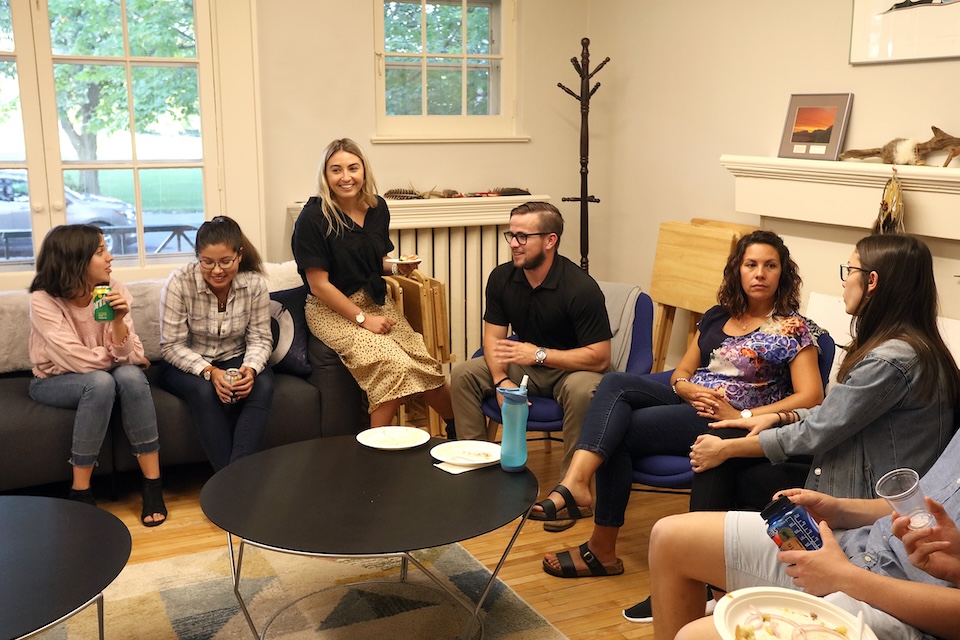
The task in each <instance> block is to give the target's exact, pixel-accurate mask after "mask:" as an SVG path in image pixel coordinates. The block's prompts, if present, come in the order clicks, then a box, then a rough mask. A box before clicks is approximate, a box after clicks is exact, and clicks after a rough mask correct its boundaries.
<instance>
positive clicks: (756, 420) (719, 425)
mask: <svg viewBox="0 0 960 640" xmlns="http://www.w3.org/2000/svg"><path fill="white" fill-rule="evenodd" d="M779 419H780V417H779V416H777V414H775V413H765V414H763V415H759V416H753V417H752V418H739V417H738V418H734V419H732V420H720V421H718V422H711V423H710V428H711V429H729V428H730V427H735V428H737V429H749V430H750V433H748V434H747V435H748V436H755V435H757V434H758V433H760V432H761V431H765V430H766V429H769V428H770V427H773V426H774V425H776V424H777V421H778V420H779Z"/></svg>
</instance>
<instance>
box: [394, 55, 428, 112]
mask: <svg viewBox="0 0 960 640" xmlns="http://www.w3.org/2000/svg"><path fill="white" fill-rule="evenodd" d="M421 63H422V58H401V57H396V56H390V57H388V58H387V59H386V78H385V83H386V99H387V115H388V116H419V115H421V114H422V113H423V103H422V100H423V87H422V83H423V74H422V73H421V70H420V65H421Z"/></svg>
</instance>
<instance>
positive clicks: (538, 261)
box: [514, 251, 547, 271]
mask: <svg viewBox="0 0 960 640" xmlns="http://www.w3.org/2000/svg"><path fill="white" fill-rule="evenodd" d="M546 259H547V253H546V252H545V251H540V253H535V254H530V253H526V254H524V256H523V262H521V263H520V264H516V262H514V264H516V266H518V267H520V268H521V269H524V270H525V271H533V270H534V269H536V268H537V267H539V266H540V265H542V264H543V263H544V262H545V261H546Z"/></svg>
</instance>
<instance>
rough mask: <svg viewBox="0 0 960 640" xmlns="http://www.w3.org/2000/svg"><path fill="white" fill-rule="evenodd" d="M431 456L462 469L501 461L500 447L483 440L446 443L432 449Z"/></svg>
mask: <svg viewBox="0 0 960 640" xmlns="http://www.w3.org/2000/svg"><path fill="white" fill-rule="evenodd" d="M430 455H432V456H433V457H434V458H436V459H437V460H439V461H440V462H449V463H450V464H457V465H460V466H462V467H474V466H477V465H481V464H490V463H491V462H498V461H499V460H500V445H498V444H494V443H493V442H485V441H483V440H456V441H454V442H444V443H443V444H438V445H437V446H435V447H434V448H433V449H430Z"/></svg>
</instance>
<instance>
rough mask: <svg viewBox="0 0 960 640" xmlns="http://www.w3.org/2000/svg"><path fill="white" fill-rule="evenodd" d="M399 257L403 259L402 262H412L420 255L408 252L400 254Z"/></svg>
mask: <svg viewBox="0 0 960 640" xmlns="http://www.w3.org/2000/svg"><path fill="white" fill-rule="evenodd" d="M400 259H401V260H403V261H404V262H414V261H416V260H419V259H420V256H418V255H417V254H415V253H410V254H407V255H402V256H400Z"/></svg>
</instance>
